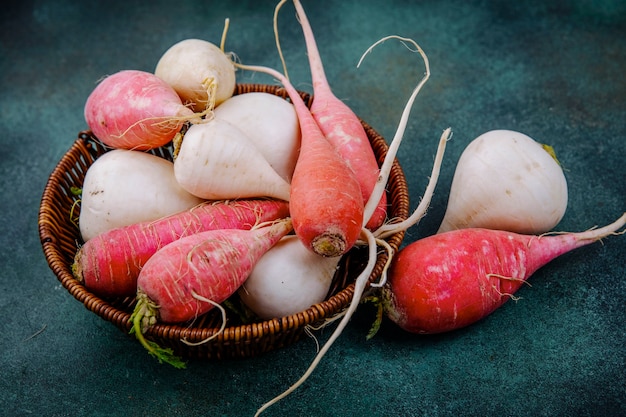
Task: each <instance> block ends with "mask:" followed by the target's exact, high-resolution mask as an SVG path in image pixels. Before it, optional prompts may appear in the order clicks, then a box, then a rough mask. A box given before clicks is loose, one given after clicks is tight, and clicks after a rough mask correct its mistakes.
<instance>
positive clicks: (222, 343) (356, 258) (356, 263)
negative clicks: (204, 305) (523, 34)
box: [39, 84, 409, 359]
mask: <svg viewBox="0 0 626 417" xmlns="http://www.w3.org/2000/svg"><path fill="white" fill-rule="evenodd" d="M256 91H262V92H267V93H272V94H275V95H277V96H280V97H283V98H287V95H286V92H285V90H284V89H283V88H281V87H279V86H269V85H260V84H240V85H238V86H237V89H236V92H235V94H243V93H248V92H256ZM301 96H302V98H303V99H304V100H305V103H307V104H310V100H311V99H312V97H311V96H310V95H309V94H307V93H301ZM363 126H364V127H365V130H366V132H367V135H368V137H369V139H370V142H371V144H372V149H373V150H374V152H375V154H376V156H377V158H378V160H379V164H381V163H382V161H383V159H384V157H385V154H386V151H387V144H386V143H385V140H384V139H383V138H382V137H381V136H380V135H378V133H376V132H375V131H374V130H373V129H372V128H371V127H370V126H369V125H367V123H365V122H363ZM106 151H107V149H106V148H105V147H104V146H103V145H102V143H101V142H99V141H98V140H97V138H95V137H94V136H93V135H92V134H91V132H89V131H84V132H80V133H79V135H78V139H77V140H76V141H75V142H74V144H73V145H72V147H71V148H70V149H69V150H68V152H67V153H66V154H65V155H64V156H63V158H62V159H61V160H60V161H59V163H58V165H57V166H56V168H55V169H54V171H53V172H52V174H51V175H50V178H49V179H48V182H47V184H46V187H45V189H44V191H43V195H42V199H41V206H40V210H39V235H40V238H41V244H42V246H43V252H44V255H45V257H46V260H47V261H48V264H49V266H50V268H51V269H52V271H53V272H54V274H55V275H56V276H57V278H58V279H59V281H60V282H61V284H62V285H63V287H65V288H66V289H67V290H68V291H69V293H70V294H71V295H72V296H73V297H74V298H76V299H77V300H78V301H80V302H81V303H83V304H84V305H85V307H86V308H87V309H89V310H90V311H92V312H93V313H95V314H97V315H98V316H100V317H102V318H103V319H105V320H107V321H110V322H112V323H113V324H114V325H115V326H117V327H118V328H119V329H121V330H122V331H124V332H126V333H128V332H129V330H130V328H131V327H132V324H131V322H130V314H131V312H132V310H133V307H134V305H135V299H134V297H126V298H117V299H103V298H100V297H98V296H97V295H95V294H93V293H91V292H90V291H89V290H87V289H86V288H85V287H84V286H83V285H82V284H81V283H79V282H78V281H76V279H74V277H73V275H72V271H71V265H72V262H73V258H74V255H75V254H76V251H77V248H78V246H79V245H80V244H81V243H82V241H81V238H80V232H79V229H78V227H77V226H76V224H75V223H74V221H75V220H76V219H77V218H78V213H79V211H78V210H79V209H80V207H79V204H76V202H77V200H78V198H79V197H78V196H76V193H75V190H76V189H80V188H81V187H82V183H83V179H84V177H85V173H86V172H87V169H88V168H89V166H90V165H91V164H92V163H93V162H94V160H95V159H96V158H98V156H100V155H102V154H103V153H104V152H106ZM151 152H152V153H155V154H157V155H160V156H162V157H165V158H169V159H171V152H172V150H171V147H168V146H166V147H163V148H159V149H155V150H153V151H151ZM387 193H388V202H389V208H388V217H390V218H402V219H404V218H406V217H407V216H408V213H409V195H408V190H407V184H406V180H405V177H404V174H403V172H402V169H401V167H400V165H399V164H398V162H397V161H396V162H395V164H394V166H393V170H392V172H391V176H390V179H389V183H388V191H387ZM72 218H73V219H74V221H72ZM403 237H404V233H403V232H401V233H397V234H395V235H393V236H391V237H390V238H388V239H387V241H388V243H389V244H390V245H391V247H393V248H394V249H396V250H397V249H398V247H399V246H400V244H401V242H402V239H403ZM365 253H366V252H365V251H364V250H361V249H356V248H355V249H352V250H351V251H350V252H349V253H348V254H347V255H346V256H344V258H343V260H342V262H341V265H340V268H339V269H338V271H337V273H336V275H335V277H334V280H333V285H332V287H331V290H330V292H329V295H328V297H327V299H326V300H325V301H324V302H322V303H319V304H316V305H314V306H312V307H310V308H308V309H307V310H305V311H302V312H299V313H297V314H293V315H291V316H287V317H281V318H275V319H272V320H264V321H261V320H255V319H250V320H245V319H243V318H242V315H241V314H235V313H233V312H232V311H229V313H228V322H227V327H226V329H225V330H224V331H223V332H222V333H221V334H220V335H219V336H217V337H215V338H213V339H212V340H211V341H209V342H207V343H203V344H200V345H197V346H190V345H188V344H185V343H183V342H182V341H181V339H186V340H188V341H200V340H204V339H206V338H208V337H209V336H211V335H214V334H215V333H216V332H217V331H218V330H219V328H220V325H221V315H220V314H219V313H218V312H217V311H211V312H209V313H207V314H206V315H204V316H203V317H201V318H200V319H198V320H195V321H194V322H193V323H183V324H180V325H165V324H157V325H155V326H153V327H152V328H150V329H149V330H148V331H147V332H146V333H145V336H146V338H147V339H149V340H152V341H154V342H156V343H157V344H159V345H160V346H162V347H169V348H172V349H173V350H174V352H175V353H176V354H178V355H181V356H183V357H187V358H202V359H220V358H244V357H254V356H257V355H259V354H262V353H265V352H268V351H271V350H274V349H278V348H283V347H286V346H288V345H291V344H292V343H294V342H296V341H297V340H298V339H299V338H300V337H301V336H302V334H303V333H304V330H305V328H306V327H307V326H315V325H319V324H320V323H322V322H323V321H324V320H326V319H329V318H331V317H333V316H334V315H336V314H337V313H339V312H341V311H342V310H343V309H345V308H346V307H347V306H348V304H349V303H350V301H351V300H352V295H353V292H354V279H355V278H356V276H357V275H358V273H359V272H360V271H362V270H363V268H364V264H365V261H366V259H365ZM385 260H386V255H385V254H380V255H379V257H378V260H377V263H376V267H375V269H374V272H373V273H372V275H371V277H370V281H373V280H376V279H378V277H379V276H380V274H381V272H382V268H383V265H384V263H385ZM229 301H230V305H235V306H236V305H237V303H238V302H239V304H241V303H240V301H239V300H238V298H237V296H236V295H235V296H233V297H231V300H229ZM214 310H216V309H214ZM233 311H234V310H233Z"/></svg>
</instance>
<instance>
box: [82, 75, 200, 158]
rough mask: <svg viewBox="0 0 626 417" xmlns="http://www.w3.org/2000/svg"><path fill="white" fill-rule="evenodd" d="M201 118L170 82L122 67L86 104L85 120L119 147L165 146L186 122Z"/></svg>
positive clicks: (102, 84)
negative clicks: (185, 102)
mask: <svg viewBox="0 0 626 417" xmlns="http://www.w3.org/2000/svg"><path fill="white" fill-rule="evenodd" d="M199 117H200V116H199V115H198V114H196V113H194V112H193V111H192V110H191V109H189V108H188V107H185V106H184V105H183V103H182V101H181V99H180V97H179V96H178V94H176V91H174V89H173V88H172V87H171V86H170V85H169V84H167V83H166V82H165V81H163V80H162V79H161V78H159V77H157V76H156V75H154V74H152V73H150V72H145V71H139V70H122V71H119V72H116V73H115V74H112V75H109V76H108V77H106V78H104V79H103V80H102V81H101V82H100V83H99V84H98V85H97V86H96V87H95V88H94V90H93V91H92V92H91V94H89V97H88V98H87V101H86V103H85V120H86V122H87V125H88V126H89V128H90V129H91V131H92V132H93V134H94V135H95V136H96V137H97V138H98V139H99V140H100V141H102V142H103V143H104V144H105V145H107V146H110V147H111V148H119V149H136V150H148V149H153V148H157V147H159V146H163V145H165V144H167V143H168V142H170V141H171V140H172V139H174V137H175V136H176V135H177V134H178V133H179V132H180V130H181V129H182V127H183V124H184V123H185V122H186V121H191V120H194V119H198V120H199Z"/></svg>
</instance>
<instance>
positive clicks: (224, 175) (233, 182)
mask: <svg viewBox="0 0 626 417" xmlns="http://www.w3.org/2000/svg"><path fill="white" fill-rule="evenodd" d="M174 175H175V177H176V180H177V181H178V183H179V184H180V185H181V187H183V188H184V189H185V190H187V191H188V192H189V193H191V194H193V195H195V196H198V197H200V198H204V199H207V200H232V199H237V198H250V197H272V198H278V199H280V200H285V201H289V193H290V189H291V187H290V185H289V183H288V182H287V181H285V180H284V179H283V178H282V177H281V176H280V175H278V173H277V172H276V171H274V169H273V168H272V167H271V165H270V163H269V162H268V161H267V160H266V159H265V158H264V157H263V155H262V154H261V152H260V151H259V150H258V148H257V147H256V146H255V145H254V143H253V142H252V141H251V140H250V139H249V138H248V137H247V136H246V135H245V134H244V133H243V132H242V131H241V130H239V129H238V128H237V127H236V126H234V125H232V124H231V123H229V122H227V121H226V120H222V119H217V118H213V119H211V120H209V121H207V122H206V123H201V124H195V125H192V126H191V127H190V128H189V129H188V130H187V132H186V133H185V136H184V138H183V141H182V144H181V145H180V149H179V151H178V155H177V157H176V159H175V160H174Z"/></svg>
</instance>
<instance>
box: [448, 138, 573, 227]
mask: <svg viewBox="0 0 626 417" xmlns="http://www.w3.org/2000/svg"><path fill="white" fill-rule="evenodd" d="M567 200H568V196H567V181H566V179H565V175H564V174H563V170H562V169H561V166H560V165H559V163H558V162H557V161H556V159H555V158H554V157H553V155H552V154H551V153H550V152H548V151H547V150H546V148H545V147H544V146H543V145H541V144H539V143H538V142H536V141H535V140H533V139H532V138H530V137H529V136H527V135H524V134H522V133H519V132H515V131H512V130H492V131H489V132H487V133H484V134H482V135H480V136H479V137H477V138H476V139H474V140H473V141H472V142H471V143H470V144H469V145H468V146H467V148H465V150H464V151H463V153H462V154H461V157H460V158H459V162H458V164H457V167H456V170H455V173H454V177H453V180H452V185H451V188H450V197H449V202H448V207H447V209H446V213H445V215H444V218H443V221H442V223H441V226H440V228H439V233H441V232H445V231H449V230H453V229H462V228H468V227H481V228H486V229H499V230H508V231H510V232H516V233H524V234H541V233H544V232H547V231H549V230H552V228H553V227H554V226H556V225H557V223H558V222H559V221H560V220H561V218H563V215H564V214H565V210H566V208H567Z"/></svg>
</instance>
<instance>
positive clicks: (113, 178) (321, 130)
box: [73, 0, 626, 414]
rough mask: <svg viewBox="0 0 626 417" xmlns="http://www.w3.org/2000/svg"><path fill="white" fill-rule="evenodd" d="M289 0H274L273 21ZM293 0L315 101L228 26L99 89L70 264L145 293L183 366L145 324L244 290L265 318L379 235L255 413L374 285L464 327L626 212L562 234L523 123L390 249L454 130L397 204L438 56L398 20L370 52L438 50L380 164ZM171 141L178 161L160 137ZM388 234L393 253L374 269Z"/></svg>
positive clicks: (425, 321)
mask: <svg viewBox="0 0 626 417" xmlns="http://www.w3.org/2000/svg"><path fill="white" fill-rule="evenodd" d="M286 1H287V0H282V1H280V2H279V4H278V5H277V6H276V9H275V12H274V24H275V27H276V19H277V17H278V12H279V10H280V9H281V7H282V6H283V4H284V3H285V2H286ZM293 5H294V7H295V11H296V14H297V18H298V19H297V21H298V22H299V23H300V25H301V27H302V30H303V33H304V37H305V41H306V52H307V55H308V59H309V64H310V67H311V75H312V85H313V93H314V94H313V101H312V104H311V106H310V108H309V107H307V105H306V104H305V103H304V101H303V100H302V98H301V96H300V95H299V93H298V92H297V91H296V90H295V88H294V87H293V85H292V83H291V81H290V80H289V78H288V76H287V71H286V68H284V60H283V72H280V71H278V70H275V69H272V68H268V67H261V66H257V65H249V64H243V63H241V62H235V61H234V59H233V55H232V54H229V53H226V52H225V51H224V40H223V39H222V43H221V45H220V46H219V47H218V46H216V45H214V44H212V43H210V42H208V41H205V40H199V39H186V40H183V41H181V42H179V43H176V44H174V45H173V46H172V47H171V48H170V49H168V50H167V51H166V52H165V53H164V54H163V56H162V58H161V59H160V60H159V61H158V63H157V64H156V67H155V71H154V73H149V72H144V71H137V70H122V71H119V72H118V73H115V74H113V75H110V76H108V77H106V78H104V79H103V80H102V81H101V82H100V83H99V84H98V85H97V86H96V88H95V89H94V91H93V92H92V93H91V95H90V96H89V97H88V99H87V102H86V104H85V119H86V122H87V124H88V126H89V128H90V129H91V130H92V132H93V133H94V135H95V136H96V137H97V138H98V139H99V140H100V141H102V142H103V143H104V144H105V145H107V146H108V147H109V148H111V150H110V151H109V152H107V153H105V154H104V155H103V156H101V157H100V158H98V159H97V160H96V161H94V163H93V164H92V165H91V167H90V168H89V170H88V171H87V173H86V176H85V181H84V185H83V189H82V199H81V210H80V217H79V227H80V232H81V236H82V238H83V241H84V242H83V243H82V245H81V246H80V248H79V250H78V251H77V254H76V257H75V261H74V264H73V271H74V274H75V277H76V279H77V280H79V281H81V282H82V283H83V284H84V285H85V286H86V287H87V288H88V289H90V290H91V291H93V292H94V293H96V294H98V295H100V296H102V297H127V296H135V297H136V300H137V302H136V308H135V310H134V312H133V314H132V317H131V320H132V322H133V328H132V332H133V333H134V334H135V335H136V336H137V339H138V340H139V341H140V342H141V343H142V344H143V345H144V346H145V347H146V349H147V350H148V352H149V353H150V354H152V355H154V356H155V357H156V358H157V359H158V360H159V361H165V362H168V363H170V364H172V365H174V366H176V367H184V366H185V364H184V362H182V361H181V360H180V359H179V358H177V357H176V356H174V355H173V353H172V352H171V351H170V350H168V349H162V348H161V347H159V346H157V345H156V344H155V343H153V342H151V341H149V340H146V339H145V338H144V337H143V333H144V332H145V330H146V329H147V328H148V327H149V326H151V325H153V324H154V323H156V322H163V323H184V322H189V321H191V320H194V319H196V318H197V317H198V316H200V315H202V314H205V313H206V312H208V311H209V310H211V309H212V308H220V309H222V307H221V305H220V304H221V303H222V302H223V301H224V300H226V299H227V298H229V297H230V296H231V295H234V294H238V296H239V297H240V298H241V300H242V301H243V302H244V304H245V305H247V307H248V308H249V309H250V310H251V311H252V312H253V313H254V314H256V316H257V317H259V318H260V319H269V318H273V317H282V316H286V315H290V314H295V313H297V312H299V311H302V310H305V309H306V308H308V307H310V306H312V305H314V304H317V303H319V302H321V301H323V300H324V299H325V298H326V296H327V294H328V291H329V288H330V283H331V280H332V277H333V275H334V274H335V271H336V269H337V266H338V264H339V261H340V259H341V257H342V256H344V255H345V254H346V253H347V252H348V251H350V249H351V248H353V247H355V246H367V247H368V254H369V259H368V262H367V265H366V266H365V268H364V270H363V271H359V275H358V276H357V277H356V279H355V291H354V297H353V300H352V302H351V304H350V306H349V307H348V308H347V309H346V311H344V312H343V313H342V314H343V317H342V318H341V320H340V322H339V325H338V326H337V328H336V330H335V331H334V332H333V334H332V336H331V337H330V339H329V340H328V342H327V343H326V344H325V345H324V346H323V347H322V349H321V350H320V352H319V353H318V355H317V357H316V358H315V360H314V361H313V363H312V364H311V366H310V367H309V369H308V370H307V372H306V373H305V374H304V375H303V376H302V378H301V379H300V380H298V381H297V382H296V383H295V384H293V385H292V386H291V387H289V388H288V389H287V390H286V391H285V392H283V393H282V394H281V395H279V396H277V397H276V398H274V399H273V400H271V401H269V402H268V403H266V404H265V405H263V406H262V407H261V408H260V409H259V411H258V413H257V414H260V413H261V412H262V411H263V410H264V409H266V408H267V407H269V406H270V405H272V404H273V403H275V402H276V401H278V400H280V399H281V398H284V397H285V396H286V395H288V394H289V393H290V392H292V391H293V390H294V389H296V388H297V387H298V386H299V385H300V384H302V383H303V382H304V380H305V379H306V378H307V377H308V376H309V375H310V373H311V372H312V371H313V369H314V368H315V366H316V365H317V363H318V362H319V361H320V360H321V358H322V356H323V355H324V354H325V353H326V352H327V351H328V349H329V347H330V346H331V345H332V343H333V342H334V341H335V340H336V339H337V337H338V336H339V335H340V333H341V331H342V330H343V329H344V328H345V326H346V325H347V323H348V321H349V320H350V317H351V315H352V314H353V313H354V311H355V309H356V308H357V306H358V305H359V303H360V302H361V300H362V298H363V295H364V293H365V292H366V290H368V289H369V291H371V292H378V293H379V295H380V299H381V300H382V301H381V302H382V308H383V311H384V312H385V314H386V316H387V317H388V318H389V319H390V321H392V322H394V323H396V324H397V325H398V326H399V327H400V328H402V329H404V330H406V331H409V332H413V333H439V332H445V331H451V330H454V329H458V328H460V327H463V326H468V325H470V324H472V323H475V322H476V321H478V320H480V319H482V318H484V317H486V316H487V315H489V314H490V313H492V312H493V311H494V310H495V309H497V308H498V307H500V306H501V305H502V304H504V303H505V302H506V301H507V300H508V299H509V298H512V297H514V294H515V292H516V291H517V289H518V288H520V286H521V285H522V284H523V283H524V282H525V281H526V280H527V279H528V278H529V277H530V276H531V275H532V274H533V273H534V272H535V271H536V270H537V269H539V268H540V267H541V266H543V265H545V264H546V263H548V262H549V261H550V260H552V259H554V258H556V257H557V256H559V255H561V254H563V253H565V252H568V251H570V250H573V249H575V248H577V247H580V246H582V245H586V244H589V243H592V242H595V241H597V240H599V239H602V238H604V237H606V236H609V235H612V234H618V233H619V231H620V229H622V228H623V227H624V225H625V223H626V214H624V215H622V216H621V217H620V218H619V219H618V220H616V221H615V222H614V223H612V224H610V225H608V226H605V227H603V228H599V229H593V230H589V231H586V232H581V233H556V234H551V233H550V232H551V231H552V230H553V228H554V227H555V226H556V225H557V224H558V223H559V221H560V220H561V219H562V218H563V216H564V215H565V210H566V208H567V198H568V196H567V183H566V180H565V176H564V174H563V171H562V169H561V167H560V164H559V163H558V161H557V160H556V158H555V156H554V153H553V152H552V151H551V148H549V147H547V146H544V145H541V144H539V143H538V142H536V141H534V140H533V139H531V138H530V137H528V136H526V135H523V134H521V133H519V132H514V131H509V130H494V131H491V132H487V133H485V134H484V135H481V136H480V137H479V138H477V139H476V140H474V141H472V142H471V143H470V144H469V145H468V146H467V148H466V150H465V152H464V153H463V154H462V156H461V158H460V160H459V161H458V165H457V167H456V171H455V175H454V180H453V183H452V188H451V190H450V198H449V202H448V207H447V210H446V213H445V217H444V219H443V222H442V224H441V227H440V229H439V231H438V233H437V234H435V235H433V236H428V237H424V238H422V239H418V240H417V241H415V242H413V243H411V244H409V245H407V246H406V247H404V248H403V249H402V250H400V251H399V252H398V253H392V252H393V251H392V250H391V248H390V247H389V245H387V244H386V242H385V241H384V239H385V238H386V237H388V236H390V235H392V234H394V233H397V232H399V231H403V230H406V229H408V228H409V227H411V226H413V225H415V224H416V223H418V222H419V220H420V219H421V218H422V217H423V216H424V215H425V214H426V211H427V209H428V206H429V205H430V201H431V197H432V195H433V193H434V190H435V186H436V184H437V180H438V176H439V170H440V167H441V162H442V159H443V154H444V150H445V146H446V142H447V141H448V140H449V138H450V136H451V130H450V129H449V128H448V129H445V130H444V131H443V133H442V135H441V138H440V139H439V141H438V142H437V150H436V155H435V158H434V164H433V167H432V174H431V176H430V180H429V183H428V186H427V188H426V190H425V191H424V195H423V196H422V199H421V201H420V204H419V205H418V207H417V208H416V209H415V212H414V213H412V214H411V216H410V217H409V218H408V219H388V218H387V212H386V210H387V204H388V202H387V196H386V193H385V187H386V185H387V181H388V177H389V175H390V170H391V165H392V163H393V161H394V158H395V156H396V154H397V150H398V148H399V146H400V143H401V141H402V137H403V135H404V131H405V129H406V125H407V122H408V119H409V116H410V111H411V107H412V105H413V102H414V100H415V99H416V97H417V95H418V93H419V91H420V90H421V88H422V87H423V86H424V84H425V83H426V81H427V80H428V78H429V76H430V68H429V62H428V58H427V57H426V54H425V53H424V51H423V50H422V49H421V48H420V46H419V45H417V44H416V43H415V42H414V41H413V40H411V39H409V38H401V37H399V36H390V37H386V38H383V39H381V40H379V41H378V42H376V43H374V44H373V45H372V46H371V47H370V48H369V49H367V50H366V51H365V53H364V54H363V56H362V57H361V61H359V64H358V65H359V66H360V65H361V63H362V62H363V60H364V58H365V57H366V55H367V54H368V53H370V52H371V51H372V49H373V48H374V47H376V46H378V45H380V44H382V43H383V42H385V41H390V40H396V41H400V42H403V43H404V44H405V45H407V47H408V48H409V50H411V51H413V52H417V53H418V54H419V56H420V57H421V59H422V60H423V63H424V65H425V73H424V75H423V77H421V78H420V79H419V81H418V83H417V85H416V87H415V88H414V90H413V91H412V92H411V94H410V95H409V98H408V100H407V103H406V105H405V109H404V111H403V113H402V115H401V117H400V119H399V122H398V128H397V132H396V134H395V135H394V137H393V139H392V140H391V142H390V146H389V150H388V152H387V155H386V158H385V160H384V162H383V164H382V165H381V166H379V165H378V163H377V161H376V157H375V155H374V152H373V150H372V148H371V146H370V144H369V140H368V138H367V135H366V134H365V131H364V129H363V126H362V124H361V123H360V121H359V119H358V117H357V116H356V115H355V114H354V113H353V112H352V110H351V109H350V108H349V107H348V106H346V105H345V104H344V103H343V102H342V101H341V100H339V99H338V98H336V97H335V96H334V94H333V93H332V91H331V88H330V86H329V83H328V81H327V79H326V76H325V74H324V68H323V65H322V59H321V56H320V53H319V51H318V49H317V45H316V43H315V39H314V37H313V31H312V29H311V26H310V23H309V21H308V19H307V16H306V14H305V11H304V9H303V7H302V5H301V4H300V1H299V0H293ZM227 22H228V21H227ZM276 36H277V38H276V40H277V45H278V46H279V43H278V35H277V34H276ZM224 37H225V36H224ZM278 49H279V52H280V48H278ZM280 56H281V59H282V53H281V55H280ZM239 58H240V59H241V58H245V57H239ZM237 70H246V71H259V72H263V73H266V74H269V75H271V76H272V77H274V78H275V79H276V80H278V81H279V82H280V84H281V85H282V86H283V87H284V89H285V90H286V91H287V93H288V96H289V99H290V100H285V99H282V98H280V97H278V96H274V95H272V94H266V93H247V94H241V95H238V96H233V93H234V90H235V86H236V71H237ZM170 144H173V145H172V146H174V147H175V153H174V158H173V161H169V160H166V159H164V158H161V157H158V156H154V155H152V154H149V153H147V152H146V151H147V150H150V149H154V148H157V147H161V146H165V145H170ZM494 177H497V180H496V181H494ZM484 178H488V179H487V180H484ZM622 233H623V232H622ZM380 249H382V250H385V251H387V252H388V255H389V264H388V265H387V268H385V269H384V271H383V274H382V276H381V277H379V280H378V281H377V282H370V274H371V272H372V270H373V267H374V263H375V261H376V256H377V252H378V251H379V250H380ZM223 317H224V323H223V326H225V325H226V323H225V317H226V316H225V315H223Z"/></svg>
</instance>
